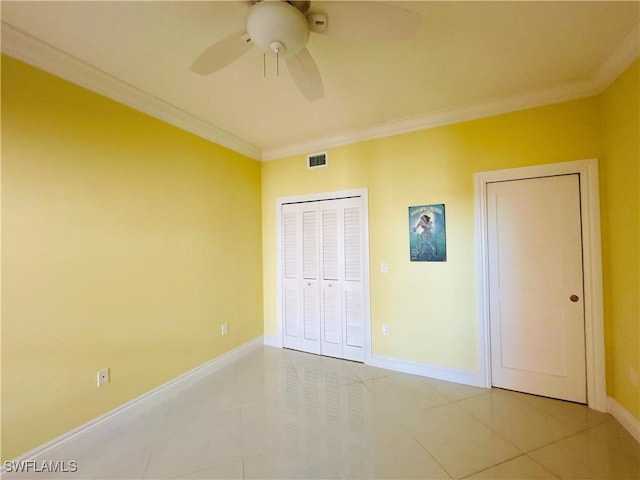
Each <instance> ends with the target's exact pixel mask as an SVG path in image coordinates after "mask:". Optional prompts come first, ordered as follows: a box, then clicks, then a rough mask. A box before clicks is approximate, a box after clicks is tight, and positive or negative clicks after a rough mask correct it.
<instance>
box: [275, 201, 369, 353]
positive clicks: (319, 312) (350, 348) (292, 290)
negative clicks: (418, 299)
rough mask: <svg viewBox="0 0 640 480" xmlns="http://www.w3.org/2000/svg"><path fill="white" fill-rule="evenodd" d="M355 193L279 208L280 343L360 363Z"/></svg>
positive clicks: (359, 237)
mask: <svg viewBox="0 0 640 480" xmlns="http://www.w3.org/2000/svg"><path fill="white" fill-rule="evenodd" d="M361 202H362V199H361V198H360V197H353V198H344V199H333V200H326V201H317V202H305V203H298V204H284V205H283V206H282V255H281V257H282V261H283V265H282V272H283V279H282V288H283V298H282V305H283V309H282V312H283V325H284V338H283V344H284V346H285V347H288V348H294V349H298V350H302V351H305V352H310V353H318V354H322V355H327V356H332V357H338V358H347V359H350V360H357V361H364V358H365V352H364V340H365V330H366V328H365V327H366V325H365V317H366V315H365V308H364V298H365V296H364V291H363V289H364V288H365V287H364V284H365V282H364V281H363V280H364V278H363V275H364V274H363V270H364V269H363V261H364V259H363V252H364V249H363V241H364V237H363V218H362V208H361Z"/></svg>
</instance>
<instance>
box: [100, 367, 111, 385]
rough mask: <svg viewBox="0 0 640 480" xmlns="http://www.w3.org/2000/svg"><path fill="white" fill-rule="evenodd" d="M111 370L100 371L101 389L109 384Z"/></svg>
mask: <svg viewBox="0 0 640 480" xmlns="http://www.w3.org/2000/svg"><path fill="white" fill-rule="evenodd" d="M109 382H110V379H109V369H108V368H103V369H102V370H98V387H101V386H102V385H104V384H105V383H109Z"/></svg>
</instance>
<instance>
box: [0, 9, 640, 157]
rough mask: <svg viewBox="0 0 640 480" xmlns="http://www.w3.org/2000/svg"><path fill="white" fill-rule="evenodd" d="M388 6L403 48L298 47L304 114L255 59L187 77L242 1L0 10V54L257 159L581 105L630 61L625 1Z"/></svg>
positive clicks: (313, 41)
mask: <svg viewBox="0 0 640 480" xmlns="http://www.w3.org/2000/svg"><path fill="white" fill-rule="evenodd" d="M323 3H325V2H321V1H312V3H311V4H312V7H313V8H314V9H315V10H320V11H321V10H322V5H323ZM358 3H359V4H360V5H359V6H360V8H361V9H362V21H363V22H366V17H367V3H369V2H358ZM389 3H392V4H393V5H394V6H396V7H398V8H404V9H408V10H412V11H414V12H417V13H419V14H420V15H421V16H422V21H421V24H420V27H419V29H418V32H417V34H416V36H415V38H413V39H411V40H404V41H393V42H368V43H367V42H359V41H345V40H343V39H339V38H333V37H330V36H326V35H320V34H316V33H312V34H311V38H310V40H309V44H308V49H309V51H310V52H311V54H312V55H313V57H314V58H315V61H316V63H317V65H318V68H319V69H320V72H321V75H322V79H323V82H324V89H325V96H324V98H323V99H321V100H318V101H316V102H311V103H310V102H308V101H307V100H306V99H305V98H304V97H303V96H302V95H301V93H300V92H299V91H298V90H297V88H296V86H295V85H294V84H293V82H292V80H291V79H290V77H289V75H288V72H287V70H286V68H284V65H282V66H281V67H283V68H281V69H280V76H276V73H275V59H273V60H269V61H268V63H267V75H266V78H265V77H264V75H263V56H262V53H261V51H259V50H258V49H257V48H254V49H252V50H251V51H250V52H249V53H248V54H246V55H244V56H243V57H241V58H240V59H239V60H237V61H236V62H234V63H232V64H231V65H229V66H227V67H225V68H224V69H223V70H221V71H219V72H217V73H215V74H213V75H211V76H208V77H202V76H199V75H196V74H194V73H193V72H191V71H190V69H189V67H190V65H191V63H192V62H193V61H194V60H195V58H196V57H197V56H198V55H199V54H200V53H201V52H202V51H203V50H204V49H205V48H206V47H208V46H209V45H211V44H212V43H214V42H215V41H217V40H219V39H221V38H223V37H225V36H226V35H228V34H230V33H231V32H233V31H235V30H238V29H240V28H243V25H244V18H245V15H246V12H247V4H246V2H208V1H123V2H113V1H111V2H110V1H87V2H80V1H70V2H58V1H53V2H52V1H45V2H28V1H5V0H2V3H1V8H2V10H1V16H2V50H3V51H4V52H6V53H8V54H10V55H12V56H14V57H17V58H20V59H22V60H24V61H26V62H28V63H31V64H34V65H36V66H39V67H40V68H43V69H45V70H47V71H50V72H52V73H54V74H56V75H59V76H61V77H64V78H67V79H69V80H71V81H74V82H76V83H79V84H80V85H83V86H86V87H88V88H91V89H93V90H96V91H98V92H100V93H103V94H105V95H107V96H110V97H111V98H114V99H116V100H119V101H121V102H123V103H126V104H128V105H131V106H133V107H134V108H137V109H139V110H142V111H145V112H147V113H150V114H152V115H154V116H156V117H159V118H161V119H164V120H166V121H168V122H170V123H173V124H175V125H178V126H180V127H182V128H185V129H187V130H190V131H192V132H194V133H197V134H199V135H201V136H203V137H205V138H209V139H211V140H214V141H216V142H218V143H220V144H222V145H225V146H228V147H229V148H232V149H234V150H237V151H239V152H241V153H244V154H246V155H249V156H251V157H253V158H257V159H271V158H277V157H280V156H284V155H289V154H294V153H302V152H306V153H312V152H314V151H318V150H323V149H326V148H328V147H330V146H333V145H339V144H344V143H349V142H352V141H358V140H361V139H365V138H372V137H376V136H382V135H388V134H393V133H398V132H402V131H410V130H415V129H419V128H425V127H429V126H434V125H441V124H445V123H451V122H454V121H460V120H465V119H470V118H477V117H481V116H486V115H491V114H496V113H501V112H506V111H511V110H516V109H519V108H526V107H531V106H535V105H541V104H546V103H551V102H556V101H563V100H568V99H571V98H578V97H584V96H588V95H593V94H595V93H598V92H599V91H602V89H604V88H605V87H606V86H607V85H608V84H609V83H610V82H611V81H612V80H613V79H614V78H615V76H617V75H618V74H619V73H620V72H621V71H622V70H623V69H624V68H626V67H627V66H628V65H629V64H630V63H631V62H632V61H633V59H635V58H636V57H637V56H638V53H639V50H640V48H639V44H640V29H639V27H638V25H639V23H638V22H639V19H640V2H638V1H626V2H597V1H587V2H482V1H473V2H452V1H448V2H425V1H414V2H389ZM329 22H331V18H329Z"/></svg>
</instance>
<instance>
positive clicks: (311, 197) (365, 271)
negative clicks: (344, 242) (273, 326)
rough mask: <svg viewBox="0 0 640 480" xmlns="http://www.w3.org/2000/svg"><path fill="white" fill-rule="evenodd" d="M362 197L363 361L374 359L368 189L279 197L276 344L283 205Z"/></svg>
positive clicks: (279, 340) (280, 338)
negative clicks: (372, 352)
mask: <svg viewBox="0 0 640 480" xmlns="http://www.w3.org/2000/svg"><path fill="white" fill-rule="evenodd" d="M350 197H360V198H361V202H362V288H363V292H362V293H363V304H364V305H363V307H364V312H363V314H364V324H365V332H364V345H363V347H362V348H363V349H364V363H365V364H367V363H369V362H370V360H371V282H370V277H369V191H368V189H367V188H355V189H351V190H339V191H333V192H321V193H311V194H306V195H294V196H290V197H277V198H276V296H277V300H276V321H277V333H276V335H277V345H274V346H279V347H282V346H283V345H284V326H283V322H282V319H283V305H282V292H283V286H282V205H284V204H288V203H304V202H321V201H326V200H336V199H341V198H350Z"/></svg>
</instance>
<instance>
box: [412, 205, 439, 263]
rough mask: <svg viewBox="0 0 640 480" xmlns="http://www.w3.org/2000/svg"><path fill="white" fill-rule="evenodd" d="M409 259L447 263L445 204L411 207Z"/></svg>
mask: <svg viewBox="0 0 640 480" xmlns="http://www.w3.org/2000/svg"><path fill="white" fill-rule="evenodd" d="M409 259H410V260H411V261H412V262H446V261H447V226H446V218H445V206H444V203H436V204H431V205H416V206H413V207H409Z"/></svg>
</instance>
